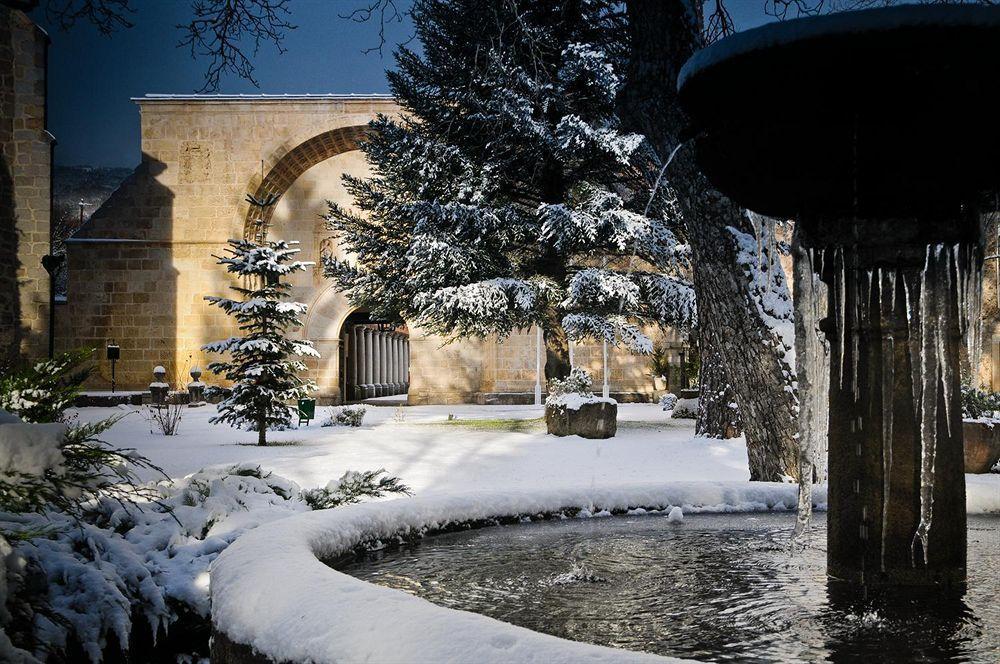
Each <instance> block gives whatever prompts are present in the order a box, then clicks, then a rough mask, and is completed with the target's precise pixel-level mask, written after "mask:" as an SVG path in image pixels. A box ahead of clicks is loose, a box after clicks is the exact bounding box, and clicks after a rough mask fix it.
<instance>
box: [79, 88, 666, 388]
mask: <svg viewBox="0 0 1000 664" xmlns="http://www.w3.org/2000/svg"><path fill="white" fill-rule="evenodd" d="M135 102H136V103H137V105H138V107H139V111H140V113H141V134H142V138H141V141H142V161H141V163H140V165H139V166H138V167H137V168H136V170H135V172H134V173H133V174H132V175H131V176H130V177H129V178H127V179H126V180H125V182H124V183H123V184H122V185H121V187H119V189H118V190H117V191H116V192H115V193H114V194H112V196H111V197H110V198H109V199H108V201H107V202H106V203H105V204H104V205H103V206H102V207H101V208H100V209H98V210H97V211H96V212H95V213H94V215H93V216H92V217H91V219H90V221H89V222H88V223H87V224H86V225H85V226H84V227H83V228H82V229H81V230H80V231H79V232H77V233H76V235H75V236H74V237H73V238H71V239H70V240H69V241H68V242H67V248H68V249H67V253H68V264H69V289H68V296H67V305H66V315H65V316H62V317H61V332H60V345H61V347H63V348H70V347H78V346H91V347H95V348H98V349H103V348H104V346H105V345H106V344H107V343H108V342H110V341H115V342H116V343H118V344H119V345H120V347H121V360H120V362H119V363H118V365H117V379H118V384H119V386H121V387H122V388H125V389H128V388H133V389H136V388H142V387H144V386H145V385H147V384H148V383H149V382H150V378H151V370H152V368H153V367H154V366H155V365H164V366H165V367H167V369H168V371H169V372H170V375H169V376H168V379H169V381H170V382H171V383H173V384H179V383H182V382H183V381H184V380H185V378H186V375H187V370H188V369H189V368H190V367H191V366H192V365H199V366H202V367H204V366H205V365H206V364H207V363H208V362H209V361H210V360H211V358H210V357H208V356H206V355H205V354H203V353H202V352H201V350H200V347H201V346H202V344H204V343H206V342H209V341H214V340H217V339H222V338H225V337H228V336H230V335H232V334H234V333H235V330H234V329H233V327H232V321H231V320H230V319H229V318H228V317H226V316H225V314H223V313H222V312H221V311H220V310H219V309H218V308H215V307H210V306H208V304H207V303H206V302H205V301H204V300H203V296H205V295H210V294H218V295H222V294H224V293H225V292H226V290H227V287H228V286H230V285H231V284H232V283H233V281H232V280H231V279H230V277H229V275H227V274H226V273H225V271H224V270H223V269H222V268H220V267H219V266H218V265H216V259H215V258H213V254H216V255H218V254H220V252H221V251H222V249H223V248H224V247H225V243H226V240H227V239H228V238H234V237H244V236H254V235H257V234H258V233H260V232H261V229H262V228H263V229H264V232H265V233H266V234H267V235H268V236H269V237H271V238H280V239H284V240H297V241H298V242H300V247H301V250H302V252H301V255H300V258H301V259H302V260H310V261H315V262H316V263H317V266H316V267H315V268H314V269H312V270H310V271H309V272H308V273H300V274H298V275H296V276H295V277H294V278H293V279H292V280H291V283H292V285H293V297H294V298H295V299H297V300H299V301H301V302H305V303H307V304H308V305H309V312H308V315H307V317H306V318H305V320H304V321H303V322H304V325H303V327H302V329H300V330H297V331H296V334H298V335H300V336H301V337H303V338H307V339H311V340H312V341H313V342H314V343H315V345H316V347H317V349H318V350H319V352H320V353H321V354H322V359H321V360H319V361H312V362H310V371H311V373H312V378H313V379H314V380H316V382H317V383H318V385H319V387H320V394H321V397H322V398H324V399H325V400H329V401H333V402H339V401H340V400H342V399H343V398H344V397H345V395H346V398H347V399H349V400H350V399H353V398H355V397H356V396H357V395H360V394H363V393H364V394H365V395H366V396H367V395H368V393H366V392H365V391H364V388H365V386H366V385H367V386H368V387H370V388H371V390H370V392H371V393H373V394H374V393H378V394H390V393H394V392H401V391H404V390H406V389H408V394H409V401H410V403H461V402H476V401H479V402H510V401H517V400H521V401H525V400H527V401H530V399H531V398H532V397H533V393H534V389H535V383H536V379H537V377H538V372H537V366H536V348H537V339H536V333H535V331H534V330H525V331H523V332H522V333H520V334H516V335H514V336H512V337H510V338H508V339H506V340H504V341H503V342H500V341H498V340H496V339H486V340H467V341H461V342H455V343H451V344H445V343H444V341H445V340H444V339H442V338H440V337H435V336H432V335H426V334H423V333H422V332H421V331H420V330H419V329H412V328H410V329H407V328H405V327H404V328H400V329H396V330H387V329H384V326H379V325H378V323H377V322H375V321H369V320H368V318H367V314H366V313H365V312H358V311H354V310H352V307H351V306H350V305H349V303H348V302H347V300H346V299H345V298H344V297H343V296H342V295H341V294H339V293H337V292H336V290H335V289H334V288H333V287H332V285H331V282H330V281H329V280H327V279H325V278H324V277H323V275H322V274H321V270H320V268H319V265H318V263H319V257H320V255H321V253H322V252H324V251H325V252H328V253H333V254H335V255H339V256H341V257H342V256H343V253H342V251H341V249H340V248H339V247H337V246H336V244H335V243H334V242H332V241H331V240H330V239H329V237H328V235H329V233H328V232H327V231H326V230H325V228H324V224H323V220H322V219H321V215H323V214H325V212H326V209H327V205H326V201H327V200H333V201H337V202H339V203H343V204H348V205H349V204H350V203H351V199H350V196H349V195H348V193H347V192H346V190H345V189H344V186H343V184H342V182H341V176H342V175H343V174H344V173H351V174H353V175H359V176H364V175H366V174H367V173H368V172H369V171H368V167H367V164H366V162H365V159H364V156H363V154H362V153H361V152H360V151H359V150H358V149H357V146H358V140H359V139H360V138H361V137H362V136H363V134H364V131H365V128H366V124H367V123H368V121H369V120H371V119H372V118H373V117H374V116H375V115H376V114H377V113H383V114H387V115H395V114H398V113H399V109H398V107H397V106H396V105H395V103H394V101H393V100H392V98H391V97H388V96H383V95H318V96H310V95H300V96H296V95H280V96H269V95H255V96H172V95H149V96H146V97H142V98H139V99H136V100H135ZM248 193H250V194H253V195H254V196H255V197H257V198H258V199H260V198H262V197H265V196H267V195H269V194H270V195H274V196H277V197H278V201H277V203H276V204H275V205H274V206H272V207H270V208H266V210H267V212H266V218H265V219H264V222H265V224H264V225H263V226H261V225H260V224H258V222H259V217H260V214H259V213H257V212H256V211H255V209H252V207H251V206H250V205H249V204H248V203H247V201H246V196H247V194H248ZM256 209H259V208H256ZM668 336H670V338H668V339H665V341H666V342H668V343H671V344H673V345H674V346H680V339H679V338H676V337H673V336H672V335H668ZM371 353H378V356H377V357H370V358H367V361H368V362H369V364H366V355H369V354H371ZM609 355H610V357H609V361H608V366H609V375H608V380H609V383H610V389H611V391H612V392H613V393H618V395H619V396H621V397H625V398H629V399H649V398H651V397H652V396H653V388H654V385H653V381H652V378H651V377H650V376H649V361H648V358H646V357H638V356H633V355H630V354H627V353H624V352H619V351H615V350H612V352H611V353H610V354H609ZM602 356H603V349H602V348H601V346H600V345H592V344H588V345H580V346H579V347H576V348H574V360H575V363H576V364H577V365H579V366H584V367H586V368H588V369H589V370H590V371H591V373H592V375H593V376H594V378H595V381H596V382H597V383H598V384H600V383H601V382H602V381H603V376H602V370H603V357H602ZM373 360H374V362H373ZM380 362H381V365H380V364H379V363H380ZM402 365H408V366H402ZM379 366H383V367H384V368H385V369H386V371H387V373H384V374H379V375H374V374H372V373H369V374H368V375H367V376H366V373H365V372H366V369H367V371H369V372H374V371H377V369H378V367H379ZM390 368H394V369H395V372H389V371H388V370H389V369H390ZM109 378H110V375H109V366H108V364H107V362H105V361H103V360H102V361H101V364H100V367H99V372H98V374H97V375H96V376H95V378H94V385H93V387H94V388H95V389H100V388H102V387H106V386H107V385H108V382H109ZM359 386H360V388H361V390H360V391H359V389H356V388H357V387H359ZM348 387H350V389H347V388H348Z"/></svg>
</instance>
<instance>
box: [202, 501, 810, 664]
mask: <svg viewBox="0 0 1000 664" xmlns="http://www.w3.org/2000/svg"><path fill="white" fill-rule="evenodd" d="M797 489H798V487H797V486H795V485H792V484H778V483H764V482H753V483H748V482H679V483H670V484H659V485H648V484H647V485H635V486H624V487H617V488H605V489H594V488H585V489H563V490H539V491H532V492H523V493H517V492H507V493H488V494H482V493H478V494H467V495H439V496H429V497H422V498H420V497H418V498H412V499H401V500H393V501H388V502H381V503H367V504H362V505H351V506H348V507H343V508H340V509H337V510H330V511H319V512H310V513H307V514H301V515H296V516H294V517H292V518H289V519H283V520H281V521H278V522H274V523H270V524H267V525H265V526H262V527H260V528H257V529H255V530H253V531H251V532H249V533H247V534H245V535H243V536H242V537H241V538H240V539H239V540H237V541H236V542H235V543H234V544H233V545H232V546H230V547H229V548H228V549H226V551H224V552H223V553H222V554H221V555H220V556H219V558H218V559H217V560H216V561H215V563H214V564H213V565H212V571H211V579H212V583H211V588H212V620H213V623H214V628H215V630H216V631H217V632H220V633H222V634H224V635H225V636H226V637H227V638H228V639H229V640H231V641H233V642H235V643H238V644H243V645H248V646H250V647H252V648H253V649H254V650H255V651H256V652H257V653H260V654H261V655H263V656H265V657H268V658H270V659H272V660H274V661H294V662H301V661H311V662H315V663H322V662H355V661H371V662H403V661H412V659H413V658H414V657H416V658H418V659H420V660H421V661H431V662H448V661H469V662H480V663H488V662H497V663H500V662H504V663H505V662H511V661H525V662H527V661H532V662H547V663H566V664H570V663H572V664H576V663H577V662H582V661H586V662H591V663H604V662H646V661H648V662H664V661H669V660H667V659H665V658H662V657H657V656H654V655H647V654H642V653H636V652H631V651H625V650H616V649H613V648H606V647H602V646H595V645H589V644H584V643H577V642H572V641H566V640H563V639H559V638H557V637H554V636H549V635H545V634H539V633H537V632H532V631H530V630H527V629H524V628H522V627H516V626H514V625H509V624H507V623H503V622H500V621H498V620H494V619H492V618H488V617H486V616H482V615H478V614H473V613H467V612H464V611H456V610H453V609H447V608H443V607H439V606H436V605H434V604H431V603H429V602H427V601H426V600H423V599H420V598H417V597H413V596H411V595H409V594H407V593H404V592H401V591H398V590H393V589H390V588H384V587H381V586H376V585H372V584H369V583H366V582H364V581H361V580H359V579H355V578H353V577H351V576H348V575H346V574H342V573H340V572H337V571H335V570H333V569H331V568H330V567H328V566H327V565H325V564H324V563H323V562H321V561H322V560H331V559H334V558H337V557H338V556H341V555H343V554H346V553H351V552H353V551H357V550H359V549H365V548H368V549H377V548H381V547H384V546H386V545H390V544H393V543H396V542H401V541H407V540H410V539H413V538H415V537H419V536H421V535H424V534H428V533H433V532H435V531H442V530H448V529H451V528H459V527H468V526H469V525H490V524H495V523H499V522H501V521H502V522H507V521H509V520H514V521H519V520H522V519H524V518H537V517H540V516H552V515H563V516H577V517H590V516H604V515H608V514H612V513H625V512H628V511H632V513H634V514H641V513H643V510H645V511H650V510H660V511H662V510H670V509H672V508H674V507H681V508H682V510H683V511H684V512H688V513H691V512H734V511H766V510H794V509H795V506H796V500H797ZM814 500H815V501H816V502H817V503H819V504H817V505H816V507H817V508H819V509H822V508H824V507H825V501H826V490H825V488H822V487H820V488H817V491H816V492H815V493H814Z"/></svg>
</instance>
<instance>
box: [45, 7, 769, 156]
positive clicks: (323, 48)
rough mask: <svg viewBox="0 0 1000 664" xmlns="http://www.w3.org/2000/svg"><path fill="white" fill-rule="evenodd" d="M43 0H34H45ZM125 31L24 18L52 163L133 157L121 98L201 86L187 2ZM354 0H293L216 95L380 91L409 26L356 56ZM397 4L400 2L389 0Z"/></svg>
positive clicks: (132, 113) (370, 37) (758, 11)
mask: <svg viewBox="0 0 1000 664" xmlns="http://www.w3.org/2000/svg"><path fill="white" fill-rule="evenodd" d="M44 4H45V0H42V5H43V6H44ZM132 4H133V6H134V7H135V8H136V12H135V13H134V14H133V15H132V17H131V20H132V22H133V23H134V24H135V25H134V27H132V28H130V29H127V30H123V31H121V32H118V33H116V34H114V35H112V36H111V37H105V36H103V35H101V34H100V33H99V32H98V31H97V30H95V29H94V28H93V27H92V26H90V25H89V24H86V23H79V24H77V25H76V26H74V27H73V28H72V29H71V30H70V31H68V32H63V31H61V30H60V29H59V28H58V27H55V26H52V25H49V24H48V22H47V21H46V20H45V12H44V11H43V10H41V9H39V10H36V11H35V12H34V13H33V18H34V19H35V20H36V21H37V22H38V23H39V24H40V25H42V27H44V28H45V29H46V30H47V31H48V32H49V35H50V36H51V37H52V46H51V48H50V51H49V77H50V80H49V113H50V117H49V128H50V130H51V131H52V133H53V134H54V135H55V137H56V140H57V141H58V145H57V147H56V163H58V164H61V165H90V166H129V167H131V166H134V165H136V164H137V163H138V162H139V111H138V108H137V107H136V105H135V104H134V103H132V102H130V101H129V98H130V97H139V96H142V95H144V94H147V93H175V94H189V93H193V92H196V91H197V90H198V89H199V88H200V87H201V86H202V84H203V82H204V72H205V68H206V66H207V63H206V61H205V60H203V59H192V58H191V53H190V50H188V49H186V48H177V42H178V41H179V39H180V37H181V33H180V31H179V30H177V29H176V27H175V26H176V25H178V24H180V23H184V22H186V21H188V20H190V15H191V1H190V0H135V1H134V2H133V3H132ZM362 4H363V3H362V1H361V0H292V2H290V3H289V7H290V9H291V12H292V14H291V16H290V17H289V20H290V22H291V23H293V24H294V25H296V26H298V27H297V28H296V29H295V30H292V31H290V32H288V33H287V36H286V39H285V42H284V47H285V49H287V52H286V53H284V54H279V53H278V52H277V50H276V49H275V48H274V46H273V45H270V44H263V45H262V46H261V50H260V52H259V53H258V55H257V58H256V59H255V65H256V72H255V76H256V77H257V80H258V81H259V82H260V88H259V89H257V88H255V87H254V86H253V85H252V84H251V83H250V82H249V81H244V80H241V79H238V78H236V77H233V76H229V77H227V78H223V80H222V83H221V86H220V89H219V92H220V93H223V94H238V93H249V94H253V93H261V92H266V93H275V94H280V93H329V92H336V93H350V92H354V93H366V92H388V87H387V85H386V81H385V74H384V71H385V69H386V68H388V67H391V66H392V64H393V61H392V56H391V52H392V49H393V47H394V46H395V45H397V44H399V43H401V42H403V41H405V40H407V39H408V38H409V37H410V36H411V35H412V26H411V25H410V24H409V23H408V22H403V23H391V24H389V25H387V29H386V42H387V44H386V48H385V55H384V57H379V55H378V53H370V54H367V55H366V54H365V53H363V50H364V49H365V48H368V47H371V46H374V45H376V44H377V43H378V32H377V25H375V24H372V23H368V24H364V23H363V24H358V23H354V22H352V21H350V20H346V19H343V18H340V17H339V15H340V14H346V13H348V12H349V11H350V10H351V9H352V8H355V7H358V6H361V5H362ZM398 4H399V5H400V6H401V7H405V6H406V5H407V4H408V2H407V0H402V1H401V2H399V3H398ZM728 4H729V8H730V11H731V12H732V14H733V18H734V19H735V21H736V24H737V28H739V29H746V28H749V27H753V26H754V25H758V24H760V23H763V22H765V21H767V20H769V18H770V17H768V16H766V15H765V14H764V12H763V5H764V0H729V3H728Z"/></svg>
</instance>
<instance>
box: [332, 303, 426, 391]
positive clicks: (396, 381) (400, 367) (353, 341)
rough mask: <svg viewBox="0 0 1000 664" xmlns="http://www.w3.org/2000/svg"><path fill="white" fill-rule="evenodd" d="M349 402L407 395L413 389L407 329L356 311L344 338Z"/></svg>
mask: <svg viewBox="0 0 1000 664" xmlns="http://www.w3.org/2000/svg"><path fill="white" fill-rule="evenodd" d="M340 349H341V352H340V360H341V364H340V366H341V380H340V384H341V385H343V386H344V387H343V390H342V393H343V395H344V399H345V401H364V400H365V399H374V398H379V397H391V396H397V395H406V393H407V392H408V390H409V389H410V334H409V330H408V329H407V328H406V326H405V325H399V326H397V325H394V324H392V323H388V322H385V321H379V320H376V319H373V318H372V317H371V316H370V315H369V314H368V312H364V311H355V312H353V313H351V314H350V315H349V316H348V317H347V318H346V319H345V320H344V326H343V328H342V330H341V334H340Z"/></svg>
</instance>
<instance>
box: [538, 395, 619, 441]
mask: <svg viewBox="0 0 1000 664" xmlns="http://www.w3.org/2000/svg"><path fill="white" fill-rule="evenodd" d="M545 427H546V429H547V430H548V432H549V433H550V434H552V435H554V436H580V437H581V438H613V437H614V436H615V433H617V431H618V404H616V403H614V402H610V401H590V402H584V403H581V404H579V407H578V408H571V407H568V406H565V405H558V404H556V405H546V406H545Z"/></svg>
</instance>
